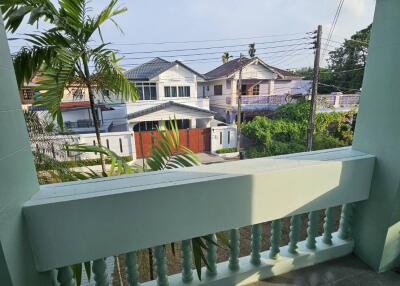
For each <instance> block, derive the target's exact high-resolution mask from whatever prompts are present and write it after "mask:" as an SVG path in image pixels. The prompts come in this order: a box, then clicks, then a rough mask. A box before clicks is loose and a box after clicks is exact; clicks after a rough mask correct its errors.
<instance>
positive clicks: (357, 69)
mask: <svg viewBox="0 0 400 286" xmlns="http://www.w3.org/2000/svg"><path fill="white" fill-rule="evenodd" d="M364 69H365V68H364V67H362V68H356V69H351V70H342V71H336V72H333V71H321V72H320V73H332V74H337V73H347V72H353V71H361V70H364Z"/></svg>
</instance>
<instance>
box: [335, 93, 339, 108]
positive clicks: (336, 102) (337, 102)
mask: <svg viewBox="0 0 400 286" xmlns="http://www.w3.org/2000/svg"><path fill="white" fill-rule="evenodd" d="M334 106H335V107H340V95H335V103H334Z"/></svg>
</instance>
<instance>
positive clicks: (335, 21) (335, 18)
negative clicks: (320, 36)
mask: <svg viewBox="0 0 400 286" xmlns="http://www.w3.org/2000/svg"><path fill="white" fill-rule="evenodd" d="M343 3H344V0H340V1H339V6H338V7H337V9H336V13H335V16H334V17H333V22H332V25H331V28H330V30H329V34H328V39H327V41H326V44H325V48H324V51H323V52H322V59H324V58H325V53H326V50H327V48H328V47H327V46H328V45H329V42H330V41H331V38H332V35H333V32H334V31H335V28H336V24H337V21H338V19H339V15H340V12H341V11H342V6H343Z"/></svg>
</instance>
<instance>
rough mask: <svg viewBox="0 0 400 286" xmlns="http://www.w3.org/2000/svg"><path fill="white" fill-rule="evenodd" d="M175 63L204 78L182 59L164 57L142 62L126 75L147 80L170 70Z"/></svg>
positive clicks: (129, 77)
mask: <svg viewBox="0 0 400 286" xmlns="http://www.w3.org/2000/svg"><path fill="white" fill-rule="evenodd" d="M174 65H181V66H183V67H185V68H186V69H188V70H189V71H191V72H192V73H194V74H196V75H198V76H199V77H201V78H204V76H203V75H202V74H199V73H198V72H196V71H195V70H193V69H191V68H190V67H188V66H186V65H185V64H183V63H182V62H180V61H173V62H169V61H166V60H164V59H162V58H154V59H152V60H151V61H148V62H146V63H144V64H141V65H140V66H137V67H135V68H133V69H130V70H128V71H127V72H126V73H125V76H126V77H127V78H128V79H130V80H133V81H138V80H144V81H147V80H150V79H151V78H153V77H155V76H157V75H159V74H160V73H162V72H164V71H166V70H168V69H169V68H171V67H173V66H174Z"/></svg>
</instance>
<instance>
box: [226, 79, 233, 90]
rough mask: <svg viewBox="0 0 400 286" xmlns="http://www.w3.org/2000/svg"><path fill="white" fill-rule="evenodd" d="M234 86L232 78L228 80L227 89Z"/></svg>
mask: <svg viewBox="0 0 400 286" xmlns="http://www.w3.org/2000/svg"><path fill="white" fill-rule="evenodd" d="M231 88H232V81H231V80H230V79H227V80H226V89H231Z"/></svg>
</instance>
